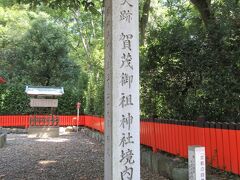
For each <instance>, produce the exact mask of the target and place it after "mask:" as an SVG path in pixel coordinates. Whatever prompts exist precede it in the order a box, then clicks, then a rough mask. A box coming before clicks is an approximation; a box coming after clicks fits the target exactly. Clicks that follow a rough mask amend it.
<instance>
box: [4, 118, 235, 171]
mask: <svg viewBox="0 0 240 180" xmlns="http://www.w3.org/2000/svg"><path fill="white" fill-rule="evenodd" d="M59 125H60V126H72V125H77V118H76V116H69V115H66V116H64V115H61V116H59ZM78 125H83V126H86V127H89V128H92V129H95V130H98V131H100V132H102V133H103V132H104V118H102V117H96V116H90V115H84V116H80V118H79V121H78ZM140 125H141V129H140V141H141V144H144V145H146V146H149V147H151V148H152V149H153V151H157V150H161V151H165V152H168V153H171V154H174V155H178V156H181V157H184V158H187V157H188V146H190V145H201V146H205V148H206V157H207V163H208V164H209V165H210V166H212V167H215V168H218V169H222V170H225V171H228V172H232V173H234V174H238V175H240V124H235V123H230V124H228V123H214V122H204V123H197V122H194V121H177V120H158V119H142V120H141V122H140ZM0 126H3V127H14V126H18V127H19V126H23V127H26V128H27V127H28V126H29V115H15V116H10V115H9V116H0Z"/></svg>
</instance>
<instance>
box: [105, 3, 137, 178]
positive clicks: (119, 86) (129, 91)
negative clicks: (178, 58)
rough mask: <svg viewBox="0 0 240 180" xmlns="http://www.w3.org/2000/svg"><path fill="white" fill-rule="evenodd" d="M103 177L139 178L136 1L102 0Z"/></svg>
mask: <svg viewBox="0 0 240 180" xmlns="http://www.w3.org/2000/svg"><path fill="white" fill-rule="evenodd" d="M104 2H105V5H104V7H105V32H104V33H105V34H104V37H105V157H104V158H105V162H104V179H105V180H125V179H126V180H140V137H139V134H140V133H139V126H140V121H139V119H140V118H139V44H138V41H139V38H138V36H139V30H138V28H139V26H138V22H139V20H138V0H120V1H119V0H105V1H104Z"/></svg>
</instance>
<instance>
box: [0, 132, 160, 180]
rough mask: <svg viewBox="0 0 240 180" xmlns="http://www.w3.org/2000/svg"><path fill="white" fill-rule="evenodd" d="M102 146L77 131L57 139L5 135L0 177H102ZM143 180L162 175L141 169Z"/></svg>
mask: <svg viewBox="0 0 240 180" xmlns="http://www.w3.org/2000/svg"><path fill="white" fill-rule="evenodd" d="M103 164H104V146H103V145H102V144H100V143H98V142H97V141H95V140H94V139H91V138H89V137H87V136H86V135H84V134H83V132H78V133H76V132H75V133H62V135H61V136H60V137H59V138H47V139H38V138H28V137H27V134H8V135H7V144H6V146H4V148H1V149H0V180H15V179H17V180H19V179H21V180H23V179H24V180H25V179H32V180H35V179H36V180H42V179H43V180H53V179H57V180H65V179H66V180H68V179H71V180H72V179H76V180H78V179H84V180H92V179H98V180H101V179H103V174H104V170H103V167H104V165H103ZM141 175H142V179H143V180H151V179H153V180H158V179H159V180H162V179H164V178H162V177H160V176H159V175H157V174H153V173H151V172H149V171H148V170H147V169H145V168H142V170H141Z"/></svg>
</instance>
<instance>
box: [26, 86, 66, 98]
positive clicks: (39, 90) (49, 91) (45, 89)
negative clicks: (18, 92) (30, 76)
mask: <svg viewBox="0 0 240 180" xmlns="http://www.w3.org/2000/svg"><path fill="white" fill-rule="evenodd" d="M25 92H26V93H27V94H28V95H30V96H35V95H40V96H62V95H63V94H64V89H63V87H50V86H26V90H25Z"/></svg>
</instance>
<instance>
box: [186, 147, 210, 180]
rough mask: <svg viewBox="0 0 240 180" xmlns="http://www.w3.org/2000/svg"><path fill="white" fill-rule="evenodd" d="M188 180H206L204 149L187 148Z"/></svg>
mask: <svg viewBox="0 0 240 180" xmlns="http://www.w3.org/2000/svg"><path fill="white" fill-rule="evenodd" d="M188 175H189V180H206V161H205V147H202V146H189V147H188Z"/></svg>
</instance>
